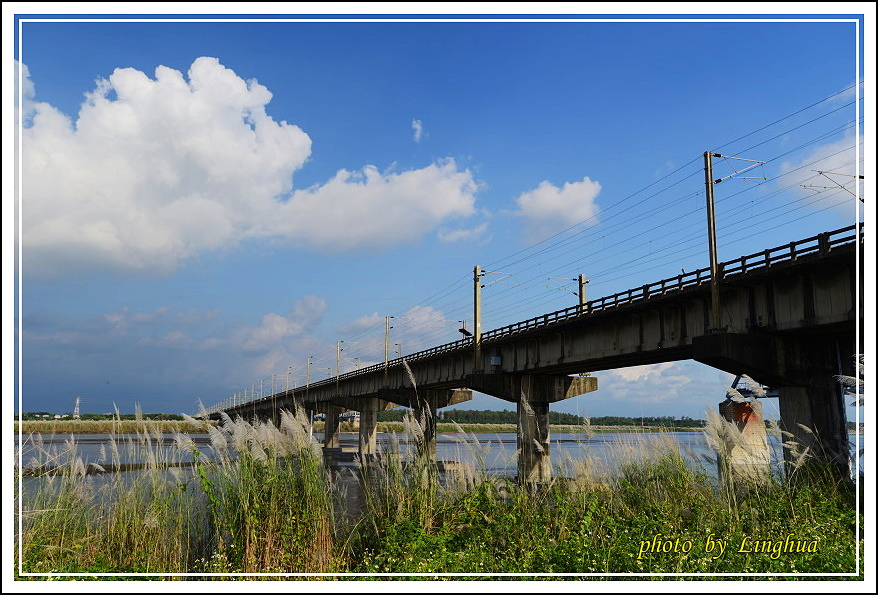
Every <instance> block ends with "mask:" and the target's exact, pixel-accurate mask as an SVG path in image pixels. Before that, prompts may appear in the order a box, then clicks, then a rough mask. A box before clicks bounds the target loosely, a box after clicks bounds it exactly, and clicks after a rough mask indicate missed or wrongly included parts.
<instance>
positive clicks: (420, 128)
mask: <svg viewBox="0 0 878 595" xmlns="http://www.w3.org/2000/svg"><path fill="white" fill-rule="evenodd" d="M412 130H414V131H415V135H414V139H415V142H416V143H419V142H421V138H422V137H423V135H424V125H423V124H422V123H421V121H420V120H412Z"/></svg>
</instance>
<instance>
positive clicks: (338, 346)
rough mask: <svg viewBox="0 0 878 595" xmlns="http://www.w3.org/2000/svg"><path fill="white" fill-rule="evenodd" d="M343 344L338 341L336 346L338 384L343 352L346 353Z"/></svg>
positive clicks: (336, 376) (336, 378)
mask: <svg viewBox="0 0 878 595" xmlns="http://www.w3.org/2000/svg"><path fill="white" fill-rule="evenodd" d="M342 343H344V341H338V342H337V343H336V344H335V348H336V351H335V381H336V382H338V375H339V374H340V373H341V372H340V370H339V366H340V365H341V352H342V351H344V349H342V348H341V344H342Z"/></svg>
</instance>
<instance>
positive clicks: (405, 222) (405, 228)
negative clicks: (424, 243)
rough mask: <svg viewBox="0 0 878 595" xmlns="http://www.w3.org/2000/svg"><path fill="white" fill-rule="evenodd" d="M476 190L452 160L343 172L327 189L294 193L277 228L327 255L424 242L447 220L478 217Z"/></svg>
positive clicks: (282, 209)
mask: <svg viewBox="0 0 878 595" xmlns="http://www.w3.org/2000/svg"><path fill="white" fill-rule="evenodd" d="M476 189H477V184H476V182H475V181H474V180H473V178H472V176H471V174H470V173H469V172H466V171H459V170H458V169H457V166H456V165H455V163H454V160H452V159H447V160H444V161H442V162H440V163H435V164H432V165H429V166H427V167H425V168H422V169H419V170H412V171H405V172H401V173H392V172H384V173H382V172H379V171H378V169H377V168H375V167H374V166H366V167H364V168H363V169H362V170H361V171H359V172H349V171H346V170H342V171H340V172H338V174H336V176H335V177H334V178H333V179H332V180H330V181H329V182H327V183H326V184H324V185H323V186H318V187H314V188H309V189H307V190H299V191H296V192H295V193H293V195H292V197H291V198H290V200H289V202H287V203H285V204H283V205H282V206H281V207H280V208H279V209H277V212H276V213H275V218H274V219H273V220H272V222H271V225H273V228H274V231H275V232H276V233H281V234H283V235H284V236H286V237H288V238H290V239H291V241H293V242H296V243H298V244H299V245H302V246H305V247H310V248H317V249H320V250H322V251H326V252H348V251H352V250H355V249H363V248H366V249H372V250H381V249H384V248H388V247H390V246H393V245H396V244H401V243H406V242H410V241H412V240H414V239H416V238H419V237H420V236H422V235H423V234H424V233H426V232H428V231H430V230H431V229H433V228H434V227H435V226H436V224H437V223H438V222H440V221H443V220H445V219H449V218H457V217H467V216H469V215H472V214H473V213H474V212H475V206H474V203H475V199H474V193H475V191H476ZM340 230H344V233H340Z"/></svg>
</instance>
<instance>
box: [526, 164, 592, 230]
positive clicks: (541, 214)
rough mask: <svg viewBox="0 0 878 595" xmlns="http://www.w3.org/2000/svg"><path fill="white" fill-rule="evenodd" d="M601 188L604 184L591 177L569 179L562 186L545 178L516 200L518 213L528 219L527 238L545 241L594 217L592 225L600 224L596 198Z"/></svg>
mask: <svg viewBox="0 0 878 595" xmlns="http://www.w3.org/2000/svg"><path fill="white" fill-rule="evenodd" d="M600 191H601V185H600V184H599V183H598V182H596V181H593V180H591V179H590V178H588V176H586V177H584V178H583V179H582V181H581V182H566V183H565V184H564V185H563V186H562V187H560V188H559V187H558V186H555V185H554V184H552V183H551V182H548V181H543V182H540V185H539V186H537V187H536V188H535V189H533V190H530V191H528V192H524V193H522V194H521V195H520V196H519V197H518V198H517V199H516V203H517V204H518V210H517V211H516V212H515V213H516V214H517V215H519V216H520V217H522V218H523V219H524V220H525V227H524V233H525V236H526V238H527V239H528V240H530V241H537V240H542V239H545V238H546V237H548V236H550V235H552V234H554V233H557V232H559V231H562V230H564V229H566V228H568V227H570V226H571V225H575V224H577V223H580V222H583V221H587V220H592V221H591V222H590V223H591V224H592V225H593V224H595V223H597V220H596V216H597V214H598V212H599V211H600V209H599V208H598V205H597V202H596V200H595V199H596V198H597V196H598V194H599V193H600Z"/></svg>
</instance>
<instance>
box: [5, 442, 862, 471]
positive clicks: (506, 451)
mask: <svg viewBox="0 0 878 595" xmlns="http://www.w3.org/2000/svg"><path fill="white" fill-rule="evenodd" d="M188 436H189V437H190V438H191V439H192V440H193V441H194V443H195V446H196V448H197V449H198V451H199V452H200V453H202V454H203V455H204V456H206V457H207V458H208V459H212V458H214V457H215V453H214V451H213V449H212V447H211V443H210V439H209V437H208V436H207V435H206V434H189V435H188ZM156 438H158V439H156ZM406 438H407V436H406V435H398V434H386V433H380V434H378V451H379V452H385V453H386V452H400V453H401V454H402V455H403V456H404V457H406V456H409V455H410V454H411V452H413V450H414V444H413V443H412V442H411V441H407V440H406ZM855 438H856V436H851V453H852V454H853V453H854V452H856V444H855ZM322 439H323V436H322V434H320V433H319V432H317V433H315V434H314V440H315V441H316V442H317V443H322ZM550 440H551V442H550V451H549V452H550V458H551V461H552V465H553V469H554V472H555V473H556V474H559V475H567V476H570V475H572V474H573V473H574V472H575V470H576V469H577V468H579V469H581V468H582V465H583V464H586V463H588V464H589V465H590V467H591V468H592V469H593V470H595V469H600V470H602V471H605V472H606V473H607V474H608V475H612V474H613V471H614V469H617V468H618V467H619V466H620V464H621V463H622V462H623V461H624V460H637V459H638V457H643V456H648V455H650V454H654V453H655V451H656V449H665V451H666V450H667V445H668V444H676V445H679V449H680V453H681V454H682V455H683V458H684V460H686V461H687V462H688V463H689V464H690V465H692V466H696V467H700V468H702V469H703V470H704V471H706V472H707V473H708V474H711V475H713V474H715V473H716V464H715V462H714V461H715V454H714V453H713V451H712V450H711V449H710V448H709V447H708V445H707V442H706V440H705V437H704V434H703V433H702V432H700V431H694V432H692V431H690V432H594V433H591V434H584V433H554V434H551V436H550ZM668 441H671V442H668ZM114 443H115V449H114V447H113V444H114ZM340 443H341V447H342V450H343V451H346V452H355V451H356V450H357V445H358V436H357V434H349V433H343V434H341V438H340ZM516 443H517V436H516V434H515V433H514V432H509V433H466V434H461V433H439V434H437V437H436V458H437V460H439V461H453V462H459V463H463V464H468V465H472V466H474V467H475V469H476V470H484V472H485V473H487V474H488V475H491V476H514V475H515V474H516V465H517V464H516ZM16 447H17V448H16V452H17V453H19V454H20V461H21V465H22V467H23V468H35V467H40V466H42V467H43V468H44V469H45V468H46V467H52V466H56V465H62V466H63V465H66V464H68V463H69V462H70V461H72V460H74V459H75V458H77V457H78V458H80V459H81V460H82V462H83V464H84V465H85V466H86V468H88V466H89V464H95V465H101V466H102V467H104V468H106V469H107V470H109V469H113V468H114V466H115V469H117V470H126V469H130V468H134V469H136V468H137V467H139V466H140V465H142V464H144V463H146V462H147V461H148V459H149V458H151V457H155V458H156V459H157V460H159V461H162V462H163V463H170V464H172V465H180V466H185V465H187V464H190V463H191V462H192V460H193V456H192V454H191V453H190V452H188V451H186V450H183V449H180V448H178V447H177V443H176V440H175V437H174V435H172V434H162V435H161V436H160V437H158V436H156V437H153V439H152V440H151V441H150V442H149V444H148V445H144V444H143V442H142V441H139V440H138V439H137V437H136V436H133V435H116V436H115V439H114V440H111V438H110V436H108V435H106V434H79V435H76V436H73V437H71V436H69V435H44V436H42V437H34V436H29V437H25V441H24V443H23V445H20V444H19V442H18V437H17V436H16ZM769 448H770V450H771V460H772V464H773V466H774V467H775V468H776V469H778V468H779V467H780V465H781V463H782V461H783V453H782V447H781V444H780V442H779V440H778V439H776V438H775V437H774V436H771V435H770V436H769ZM858 458H859V460H860V461H861V464H862V456H860V457H858Z"/></svg>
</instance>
